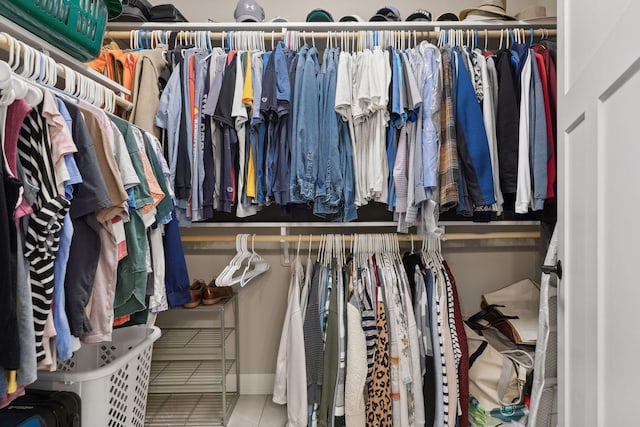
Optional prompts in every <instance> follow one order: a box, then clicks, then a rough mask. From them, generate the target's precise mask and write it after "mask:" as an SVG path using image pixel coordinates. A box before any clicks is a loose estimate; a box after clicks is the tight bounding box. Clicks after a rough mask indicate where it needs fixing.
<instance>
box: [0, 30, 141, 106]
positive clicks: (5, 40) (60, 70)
mask: <svg viewBox="0 0 640 427" xmlns="http://www.w3.org/2000/svg"><path fill="white" fill-rule="evenodd" d="M9 37H13V36H12V35H8V34H3V33H0V49H2V50H5V51H7V52H9V50H10V49H11V42H10V39H9ZM14 38H15V37H14ZM15 40H18V41H20V42H21V43H24V44H27V45H28V43H27V42H24V41H21V40H19V39H17V38H15ZM22 55H24V52H22ZM65 65H66V64H65ZM69 69H72V68H71V67H69ZM87 70H89V69H88V68H87ZM91 71H93V70H91ZM74 72H76V73H78V75H80V76H82V77H84V78H86V79H89V80H92V81H94V82H96V83H98V84H101V85H102V86H105V87H106V88H107V89H109V90H112V91H114V90H113V88H111V87H109V86H108V85H104V84H103V82H102V81H100V79H96V78H95V77H94V76H92V75H86V74H83V73H82V72H78V71H77V70H74ZM56 73H57V74H58V77H59V78H62V79H64V78H65V77H66V74H67V73H66V70H65V68H64V67H62V66H61V65H60V64H59V63H57V61H56ZM96 74H97V75H99V76H100V75H101V74H98V73H96ZM34 82H35V83H37V81H35V80H34ZM123 89H124V88H123ZM114 92H115V93H116V97H115V100H116V104H117V105H118V106H119V107H122V108H124V109H126V110H131V108H133V104H132V103H131V102H129V101H127V100H126V99H124V98H122V97H121V96H118V95H117V92H116V91H114Z"/></svg>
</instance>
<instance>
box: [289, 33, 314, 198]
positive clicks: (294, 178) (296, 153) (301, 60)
mask: <svg viewBox="0 0 640 427" xmlns="http://www.w3.org/2000/svg"><path fill="white" fill-rule="evenodd" d="M308 52H309V46H307V45H306V44H305V45H303V46H302V47H301V48H300V51H299V53H298V59H297V60H296V78H295V81H294V85H293V86H294V91H293V92H294V94H296V95H295V97H294V100H293V113H292V117H291V124H290V128H291V136H290V141H291V163H290V169H291V174H290V175H289V189H290V191H291V194H290V197H291V202H292V203H303V202H304V200H303V198H302V195H301V194H300V184H299V182H298V173H297V169H296V164H297V162H298V161H299V160H300V156H301V153H302V151H301V150H302V147H301V146H300V140H299V139H298V137H297V131H298V115H299V114H300V110H301V108H300V103H301V99H302V92H301V91H302V80H303V76H304V69H305V65H306V63H307V53H308Z"/></svg>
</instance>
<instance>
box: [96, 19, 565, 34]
mask: <svg viewBox="0 0 640 427" xmlns="http://www.w3.org/2000/svg"><path fill="white" fill-rule="evenodd" d="M515 28H524V29H527V30H528V29H529V28H533V29H548V30H555V29H556V24H532V23H527V22H521V21H501V22H444V21H443V22H424V21H411V22H407V21H401V22H172V23H168V22H145V23H131V22H110V23H109V24H107V32H113V31H131V30H146V31H150V30H166V31H174V32H177V31H213V32H221V31H280V32H283V31H285V30H296V31H362V30H364V31H367V30H374V31H384V30H390V31H402V30H409V31H414V30H415V31H437V30H438V29H446V30H450V29H451V30H478V31H484V30H485V29H487V30H497V32H498V34H499V33H500V30H501V29H515Z"/></svg>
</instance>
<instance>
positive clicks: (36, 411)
mask: <svg viewBox="0 0 640 427" xmlns="http://www.w3.org/2000/svg"><path fill="white" fill-rule="evenodd" d="M80 420H81V418H80V397H79V396H78V395H77V394H76V393H73V392H70V391H47V390H33V389H27V391H26V394H25V395H24V396H21V397H19V398H17V399H16V400H14V401H13V402H11V403H10V404H9V406H7V407H6V408H3V409H0V426H2V427H40V426H42V427H80Z"/></svg>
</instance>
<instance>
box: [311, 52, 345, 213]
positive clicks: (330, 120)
mask: <svg viewBox="0 0 640 427" xmlns="http://www.w3.org/2000/svg"><path fill="white" fill-rule="evenodd" d="M336 53H338V54H339V52H337V49H326V50H325V56H324V61H323V65H322V69H323V72H322V73H321V74H320V75H319V76H318V78H319V81H321V83H322V86H324V90H321V93H323V94H324V99H323V100H322V101H323V102H322V103H321V108H322V110H321V111H320V123H321V126H320V141H319V142H320V146H319V148H318V164H319V165H320V167H319V170H318V176H317V180H316V193H315V199H316V200H315V204H314V213H315V214H317V215H320V216H324V215H329V214H337V213H338V211H339V205H340V204H341V203H342V200H343V199H342V185H343V184H342V178H343V177H342V169H343V168H342V166H341V157H340V140H339V135H338V120H339V118H338V114H337V113H336V110H335V103H336V81H337V68H338V67H337V62H338V60H339V59H338V58H336Z"/></svg>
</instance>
